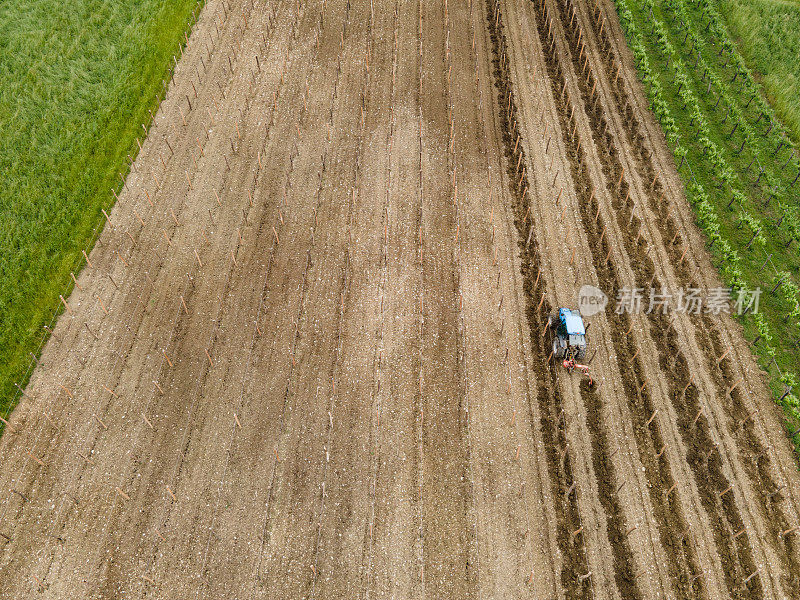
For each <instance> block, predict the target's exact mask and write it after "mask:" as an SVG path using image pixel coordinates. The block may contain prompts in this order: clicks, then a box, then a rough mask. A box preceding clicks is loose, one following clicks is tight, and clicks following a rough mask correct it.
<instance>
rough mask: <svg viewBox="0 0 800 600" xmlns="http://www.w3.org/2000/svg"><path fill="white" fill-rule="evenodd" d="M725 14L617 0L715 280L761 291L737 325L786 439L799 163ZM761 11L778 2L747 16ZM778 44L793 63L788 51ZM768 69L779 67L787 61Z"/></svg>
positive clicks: (689, 2) (674, 1) (796, 360)
mask: <svg viewBox="0 0 800 600" xmlns="http://www.w3.org/2000/svg"><path fill="white" fill-rule="evenodd" d="M731 3H735V4H742V3H740V2H737V1H736V0H721V2H720V3H719V6H718V7H717V5H716V3H714V2H710V1H708V0H704V1H700V0H655V1H654V0H617V6H618V10H619V13H620V18H621V21H622V22H623V27H624V29H625V31H626V35H627V37H628V43H629V45H630V46H631V48H632V50H633V52H634V55H635V57H636V61H637V67H638V69H639V75H640V77H641V78H642V79H643V81H644V82H645V87H646V89H647V91H648V94H649V97H650V102H651V106H652V107H653V110H654V112H655V113H656V116H657V117H658V119H659V121H660V122H661V125H662V127H663V128H664V131H665V134H666V136H667V140H668V142H669V146H670V148H671V149H672V150H673V151H674V154H675V160H676V163H677V164H679V170H680V173H681V176H682V178H683V180H684V183H685V185H686V189H687V196H688V198H689V201H690V202H691V203H692V205H693V206H694V208H695V213H696V216H697V220H698V224H699V225H700V227H701V228H702V229H703V230H704V231H705V233H706V234H707V236H708V240H709V247H710V250H711V253H712V256H713V257H714V259H715V263H716V264H717V266H718V267H719V269H720V272H721V274H722V276H723V279H724V280H725V281H726V282H727V283H728V284H729V285H731V287H732V288H734V289H736V288H746V289H755V288H757V287H760V288H761V289H762V290H763V294H762V297H761V302H760V313H761V316H757V317H753V316H746V317H743V318H742V324H743V325H744V327H745V333H746V337H747V339H748V340H750V341H751V342H752V344H751V347H752V348H753V350H754V352H755V353H756V355H757V356H758V357H759V362H760V364H761V366H762V367H763V368H764V369H765V370H766V371H767V372H768V373H769V374H770V376H771V381H772V389H773V392H774V393H775V397H776V399H777V400H779V401H780V403H781V404H782V405H783V407H784V408H785V410H786V412H787V416H788V417H789V426H790V427H792V429H794V428H795V427H796V424H797V423H798V422H799V419H800V410H798V409H799V408H800V407H799V406H798V400H797V396H796V395H795V393H793V392H792V391H791V390H790V389H789V388H787V384H788V386H790V387H793V386H794V385H796V383H797V376H796V373H797V371H798V368H799V367H800V346H799V345H798V343H799V342H798V337H800V319H799V317H800V304H798V287H797V285H796V282H797V281H798V275H799V274H800V256H798V251H797V249H798V243H800V228H799V227H798V205H800V201H799V200H798V196H799V195H800V182H799V181H797V178H798V177H799V176H800V175H799V174H798V168H799V167H798V162H797V154H798V153H797V152H796V151H795V149H794V147H793V143H792V141H791V138H793V137H794V136H792V135H789V136H788V137H787V135H786V132H785V131H784V128H783V124H782V123H781V119H780V114H783V113H779V116H778V117H776V116H775V115H774V113H773V112H772V109H771V108H770V106H769V105H768V104H767V102H765V100H764V99H763V98H762V97H761V95H760V94H761V90H760V87H759V85H758V83H757V79H758V78H757V77H755V76H753V75H752V74H751V73H749V72H747V69H746V67H745V65H746V62H745V61H743V60H742V57H741V56H739V55H737V53H736V46H735V45H734V44H733V43H732V42H731V41H730V40H729V39H727V38H726V35H727V31H726V28H725V24H724V22H723V21H724V20H723V19H722V17H721V13H722V12H723V10H724V9H725V6H724V5H726V4H731ZM762 4H777V2H774V3H766V2H765V3H760V2H757V3H755V4H752V7H756V6H759V7H760V6H761V5H762ZM784 4H785V3H784ZM789 6H790V8H791V7H792V6H795V5H793V4H792V5H789ZM715 8H718V12H717V10H715ZM754 10H755V9H754ZM741 14H743V13H741ZM776 35H779V34H776ZM793 35H795V36H798V35H800V31H796V32H794V33H793ZM783 43H784V45H785V49H786V52H787V53H790V52H791V50H790V48H791V47H792V44H791V43H789V42H786V41H784V42H783ZM796 47H797V46H796V45H795V46H794V48H796ZM774 60H775V61H776V62H783V64H784V65H786V68H788V67H789V66H790V63H791V62H792V61H790V60H788V58H787V59H786V60H785V61H782V60H781V59H780V57H779V56H778V55H776V57H775V59H774ZM795 63H796V60H795ZM791 66H792V67H794V68H795V69H796V68H798V67H797V65H796V64H793V65H791ZM785 92H786V96H785V97H786V98H789V90H788V89H787V90H785ZM794 96H795V97H794V98H793V101H794V102H795V103H797V98H796V96H797V94H796V92H794ZM767 97H769V95H767ZM787 114H788V113H787ZM796 391H797V390H796V389H795V390H794V392H796Z"/></svg>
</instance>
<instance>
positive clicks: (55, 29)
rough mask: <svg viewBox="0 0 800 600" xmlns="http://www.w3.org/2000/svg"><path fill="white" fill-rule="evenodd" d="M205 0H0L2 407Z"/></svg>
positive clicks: (20, 380)
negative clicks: (14, 0)
mask: <svg viewBox="0 0 800 600" xmlns="http://www.w3.org/2000/svg"><path fill="white" fill-rule="evenodd" d="M201 3H202V0H138V1H137V2H111V1H101V0H73V1H72V2H69V3H68V4H64V3H63V2H57V1H56V0H18V1H16V2H4V3H0V277H2V281H3V284H4V285H3V286H2V287H0V414H4V413H6V412H7V411H8V410H10V409H11V408H12V405H13V403H14V402H15V400H16V399H17V397H18V390H17V388H16V387H15V386H14V384H15V383H17V384H19V385H21V386H24V385H25V384H26V382H27V377H28V376H29V369H30V366H31V364H32V360H33V359H32V354H33V355H35V353H36V352H37V351H38V349H39V347H40V344H41V343H42V341H43V334H44V333H45V331H44V329H43V326H44V325H45V324H50V322H51V321H52V318H53V315H54V312H55V311H57V310H58V303H59V298H58V297H59V294H62V293H64V294H65V293H68V292H69V291H70V289H71V288H70V287H69V285H68V284H69V282H70V281H71V278H70V272H73V271H74V272H75V273H76V275H77V271H78V269H79V268H80V265H81V263H82V261H81V259H82V255H81V250H83V249H84V248H87V246H89V245H90V244H91V243H92V241H93V239H94V235H95V233H96V231H97V230H98V228H99V227H101V226H102V222H101V220H102V213H101V209H102V208H105V209H106V210H108V209H109V208H110V207H111V205H112V204H113V200H114V196H113V194H112V189H114V190H119V189H120V187H121V185H122V178H123V177H125V176H126V175H127V172H128V156H129V155H130V156H131V157H135V155H136V150H137V149H138V148H137V144H136V138H137V136H141V135H143V133H144V132H143V130H142V123H144V124H147V123H149V122H150V112H149V111H151V110H152V111H153V113H155V111H156V108H157V106H158V103H159V102H160V99H161V98H162V97H163V94H164V91H165V88H164V80H168V79H169V77H170V67H171V65H172V64H173V55H174V54H176V53H179V45H180V44H181V43H182V42H183V40H184V32H185V31H187V29H188V28H189V26H190V25H191V24H192V23H193V19H194V15H193V13H194V11H197V12H199V10H200V4H201Z"/></svg>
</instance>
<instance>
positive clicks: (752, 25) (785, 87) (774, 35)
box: [717, 0, 800, 144]
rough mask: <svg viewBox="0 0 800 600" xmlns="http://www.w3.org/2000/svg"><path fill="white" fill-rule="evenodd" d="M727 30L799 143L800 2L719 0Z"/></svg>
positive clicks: (793, 137)
mask: <svg viewBox="0 0 800 600" xmlns="http://www.w3.org/2000/svg"><path fill="white" fill-rule="evenodd" d="M717 5H718V6H717V8H718V10H719V12H720V14H721V15H722V16H723V18H724V19H725V24H726V25H727V26H728V30H729V31H730V32H731V34H732V35H733V37H734V39H735V40H736V41H737V42H739V43H738V47H739V50H740V51H741V52H742V55H743V56H744V59H745V61H746V62H747V64H748V66H749V67H750V68H751V69H753V70H754V71H755V72H756V73H757V77H758V79H759V81H760V82H761V83H762V84H763V86H764V91H765V93H766V96H767V98H768V99H769V101H770V104H772V105H773V106H774V107H775V112H776V113H777V114H778V116H779V117H780V119H781V120H782V121H783V122H784V123H785V124H786V127H787V129H788V130H789V132H790V135H791V137H792V139H793V140H794V142H795V143H796V144H797V143H799V142H800V91H799V90H800V60H798V58H800V57H798V49H800V1H798V0H718V1H717Z"/></svg>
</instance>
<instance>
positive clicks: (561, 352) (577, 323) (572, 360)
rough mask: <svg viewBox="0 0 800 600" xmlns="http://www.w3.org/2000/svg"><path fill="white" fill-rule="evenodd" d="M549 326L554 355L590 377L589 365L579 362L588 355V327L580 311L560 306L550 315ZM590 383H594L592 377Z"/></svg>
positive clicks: (570, 368) (568, 365)
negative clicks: (584, 323)
mask: <svg viewBox="0 0 800 600" xmlns="http://www.w3.org/2000/svg"><path fill="white" fill-rule="evenodd" d="M547 328H548V329H549V330H550V333H551V336H552V341H553V352H552V356H553V357H554V358H555V359H556V360H561V361H563V363H562V364H563V365H564V368H565V369H567V370H569V371H572V370H573V369H578V370H579V371H581V372H583V374H584V375H586V376H587V377H589V367H588V366H587V365H582V364H580V363H578V361H579V360H583V359H584V358H585V357H586V327H584V325H583V319H582V318H581V315H580V313H578V311H577V310H570V309H569V308H559V309H557V310H555V311H553V312H552V314H551V315H550V316H549V317H548V319H547ZM589 384H590V385H591V384H592V378H591V377H589Z"/></svg>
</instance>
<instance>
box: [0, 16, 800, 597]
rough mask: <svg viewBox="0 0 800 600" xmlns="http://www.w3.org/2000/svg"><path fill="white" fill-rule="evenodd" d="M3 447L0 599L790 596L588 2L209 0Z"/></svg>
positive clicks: (770, 417) (651, 165) (774, 505)
mask: <svg viewBox="0 0 800 600" xmlns="http://www.w3.org/2000/svg"><path fill="white" fill-rule="evenodd" d="M77 283H78V285H77V286H76V289H75V291H74V292H73V294H72V295H71V296H70V297H69V298H67V299H65V302H66V305H67V308H66V309H65V312H64V314H63V316H62V317H61V319H60V320H59V322H58V326H57V327H56V329H55V332H54V334H53V336H52V338H51V340H50V341H49V342H48V344H47V346H46V347H45V350H44V353H43V356H42V358H41V360H40V364H39V366H38V368H37V369H36V370H35V371H34V374H33V377H32V379H31V381H30V384H29V385H28V387H27V389H26V391H25V397H24V398H23V401H22V402H21V403H20V405H19V407H18V408H17V410H16V411H15V412H14V413H13V417H12V418H11V419H10V425H9V426H8V428H7V429H6V433H5V435H4V436H3V438H2V440H1V441H0V460H1V461H2V464H3V467H4V468H3V470H2V474H0V479H1V481H0V597H2V598H20V599H21V598H26V599H27V598H39V597H41V598H53V599H59V600H60V599H63V598H103V599H106V598H201V597H203V598H237V599H238V598H276V599H277V598H280V599H284V598H312V597H319V598H371V597H403V598H423V597H426V598H458V599H462V598H523V597H524V598H543V599H549V598H586V597H588V598H621V599H628V598H796V597H799V596H800V548H798V539H797V535H798V534H797V532H796V531H795V530H794V527H795V526H796V525H798V524H800V517H799V515H798V508H799V506H798V504H799V503H800V487H798V483H800V482H799V481H798V475H797V472H796V469H795V465H794V462H793V458H792V454H791V448H790V445H789V443H788V441H787V440H786V437H785V435H784V433H783V431H782V428H781V425H780V417H779V414H778V413H777V409H776V408H775V407H774V405H773V404H772V402H771V400H770V397H769V394H768V391H767V388H766V386H765V384H764V382H763V380H762V376H761V374H760V372H759V370H758V367H757V365H756V364H755V362H754V361H753V359H752V357H751V355H750V353H749V350H748V348H747V345H746V344H745V342H744V340H743V338H742V335H741V331H740V329H739V328H738V327H737V325H736V324H735V322H734V321H732V320H731V319H729V318H727V317H718V316H714V315H710V316H709V315H699V316H692V315H684V314H678V315H676V316H674V317H673V316H672V315H661V314H656V313H651V314H641V315H633V316H632V315H628V314H617V313H616V312H615V311H614V310H612V308H613V307H611V306H610V307H609V308H608V309H607V310H606V311H605V312H602V313H600V314H598V315H596V316H594V317H591V318H589V319H588V320H587V322H590V323H591V326H590V330H589V333H588V337H589V342H590V352H592V351H593V350H596V354H593V355H592V361H591V369H592V373H593V374H594V377H595V385H594V387H590V386H588V385H587V384H586V380H581V378H580V377H579V375H578V374H577V373H573V374H571V375H570V374H569V373H567V372H566V371H564V370H563V369H562V368H561V367H560V366H558V365H556V364H555V362H554V361H553V360H552V357H551V356H550V355H549V354H550V352H549V339H548V335H547V332H546V330H545V322H546V319H547V315H548V314H549V313H550V311H551V310H553V309H554V308H555V307H558V306H572V307H574V306H576V302H577V294H578V290H579V288H580V287H581V286H582V285H584V284H592V285H595V286H597V287H599V288H600V289H602V290H603V291H604V292H605V293H606V294H607V295H608V296H609V297H612V298H614V297H616V294H617V291H618V290H619V289H621V288H622V287H634V286H638V287H642V288H650V287H654V288H662V287H664V288H672V289H677V288H680V287H702V288H709V287H717V286H719V285H720V283H719V281H718V279H717V277H716V275H715V274H714V270H713V268H712V266H711V264H710V262H709V258H708V256H707V254H706V253H705V252H704V250H703V241H702V239H701V238H700V236H699V234H698V232H697V230H696V229H695V227H694V226H693V223H692V215H691V212H690V208H689V207H688V205H687V203H686V201H685V198H684V197H683V192H682V189H681V184H680V180H679V178H678V176H677V173H676V169H675V165H674V164H673V163H672V161H671V158H670V155H669V152H668V150H667V148H666V146H665V144H664V141H663V137H662V136H661V134H660V131H659V129H658V127H657V125H656V124H655V122H654V121H653V119H652V116H651V115H650V114H649V113H648V111H647V105H646V101H645V100H644V96H643V93H642V90H641V88H640V85H639V83H638V82H637V80H636V76H635V71H634V69H633V67H632V59H631V57H630V55H629V52H628V50H627V48H626V47H625V44H624V38H623V37H622V34H621V31H620V27H619V23H618V22H617V20H616V16H615V13H614V9H613V3H612V2H611V0H600V1H599V2H597V3H595V2H594V1H590V2H580V1H578V0H499V1H497V2H495V0H489V1H488V2H486V1H484V0H462V1H459V2H423V1H421V0H418V1H411V2H400V1H399V0H397V1H394V2H393V1H391V0H389V1H386V2H376V1H375V0H350V1H347V0H344V1H341V0H339V1H334V0H319V1H315V0H306V1H300V0H274V1H272V2H262V1H255V0H241V1H240V0H230V1H229V0H209V2H207V3H206V6H205V8H204V10H203V12H202V15H201V18H200V19H199V21H198V23H197V25H196V26H195V28H194V31H193V32H192V35H191V37H189V43H188V46H187V48H186V49H185V50H184V52H183V56H182V58H181V59H180V60H179V61H178V66H177V69H176V72H175V75H174V77H173V79H172V81H171V82H170V83H169V93H168V95H167V98H166V99H165V101H164V102H163V103H162V105H161V108H160V110H159V112H158V114H157V115H156V116H155V119H154V121H153V123H152V124H151V127H150V130H149V134H148V136H147V138H146V140H145V141H144V142H143V145H142V151H141V153H140V154H139V156H138V158H137V160H136V162H135V164H134V166H133V168H132V171H131V174H130V176H129V177H128V180H127V182H126V185H125V188H124V191H123V193H122V194H121V195H120V199H119V202H118V203H117V204H116V206H115V208H114V210H113V212H112V213H111V214H110V215H109V219H108V223H107V225H106V227H105V230H104V232H103V234H102V236H101V238H100V241H99V242H98V244H97V246H96V247H95V249H94V250H93V251H92V253H91V254H90V255H89V256H88V260H87V265H86V267H85V268H84V270H83V272H82V273H81V275H80V277H79V278H78V281H77Z"/></svg>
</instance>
